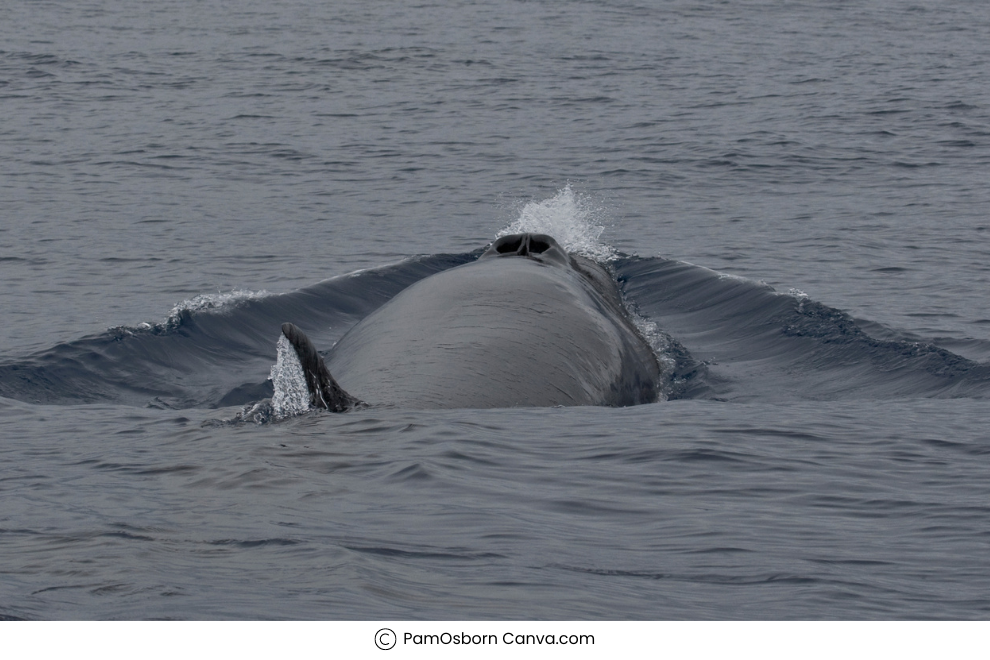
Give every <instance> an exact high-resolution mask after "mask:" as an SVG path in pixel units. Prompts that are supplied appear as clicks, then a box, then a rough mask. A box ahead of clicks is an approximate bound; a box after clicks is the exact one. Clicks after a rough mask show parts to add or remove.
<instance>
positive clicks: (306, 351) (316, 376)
mask: <svg viewBox="0 0 990 660" xmlns="http://www.w3.org/2000/svg"><path fill="white" fill-rule="evenodd" d="M282 334H283V335H285V338H286V339H288V340H289V343H290V344H292V347H293V348H294V349H296V356H297V357H298V358H299V363H300V364H301V365H302V369H303V373H304V374H305V375H306V387H307V388H309V404H310V405H311V406H312V407H314V408H325V409H327V410H329V411H330V412H344V411H347V410H350V409H351V408H354V407H355V406H358V405H361V401H360V400H358V399H356V398H354V397H353V396H351V395H350V394H348V393H347V392H345V391H344V389H343V388H342V387H341V386H340V385H338V384H337V381H335V380H334V379H333V376H331V375H330V371H329V370H328V369H327V366H326V365H325V364H324V363H323V358H322V357H320V354H319V353H317V352H316V347H315V346H313V342H311V341H310V340H309V337H307V336H306V335H305V333H303V331H302V330H300V329H299V328H297V327H296V326H294V325H293V324H291V323H283V324H282Z"/></svg>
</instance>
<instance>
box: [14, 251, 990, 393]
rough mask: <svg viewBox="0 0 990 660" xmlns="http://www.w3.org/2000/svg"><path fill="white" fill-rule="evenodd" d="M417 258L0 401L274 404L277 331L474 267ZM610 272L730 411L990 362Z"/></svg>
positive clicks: (663, 280) (813, 305) (954, 377)
mask: <svg viewBox="0 0 990 660" xmlns="http://www.w3.org/2000/svg"><path fill="white" fill-rule="evenodd" d="M480 253H481V250H476V251H474V252H470V253H464V254H438V255H429V256H420V257H413V258H410V259H407V260H406V261H403V262H400V263H398V264H393V265H389V266H382V267H379V268H374V269H369V270H364V271H359V272H357V273H352V274H350V275H345V276H341V277H336V278H333V279H329V280H326V281H323V282H320V283H318V284H315V285H313V286H310V287H306V288H303V289H299V290H297V291H293V292H290V293H286V294H279V295H273V294H265V293H251V292H234V293H233V294H223V295H220V296H216V297H201V298H197V299H193V301H189V302H188V303H186V304H182V305H179V306H177V307H176V309H174V310H173V311H172V313H170V314H169V316H168V319H167V320H165V321H163V322H161V323H156V324H147V323H146V324H141V325H140V326H138V327H131V328H126V327H120V328H113V329H110V330H107V331H106V332H104V333H101V334H99V335H95V336H89V337H84V338H81V339H79V340H76V341H72V342H69V343H65V344H60V345H57V346H55V347H53V348H51V349H48V350H45V351H42V352H39V353H36V354H34V355H30V356H27V357H24V358H19V359H9V360H6V361H4V362H3V363H0V396H2V397H6V398H10V399H17V400H21V401H26V402H31V403H44V404H80V403H97V402H114V403H120V404H125V405H136V406H151V407H161V408H216V407H225V406H234V405H244V404H247V403H251V402H255V401H258V400H260V399H263V398H267V397H271V396H272V393H273V388H272V383H271V380H269V378H268V377H269V376H270V374H272V373H273V371H272V365H273V364H275V362H276V357H277V349H276V342H277V340H278V339H279V337H280V327H281V324H282V323H283V322H285V321H292V322H293V323H296V324H297V325H299V326H300V327H301V328H302V329H303V331H304V332H306V333H307V334H308V335H309V336H310V338H311V339H312V340H313V342H314V344H315V345H316V346H318V347H320V348H322V349H324V350H327V351H328V350H329V349H330V348H332V346H333V345H334V343H335V342H336V341H337V340H338V339H339V338H340V337H341V336H343V334H344V333H346V331H347V330H348V329H349V328H350V327H351V326H353V325H354V324H355V323H357V322H358V321H360V320H361V319H362V318H364V317H365V316H367V315H368V314H370V313H371V312H372V311H374V310H375V309H377V308H378V307H380V306H381V305H382V304H384V303H385V302H387V301H388V300H390V299H391V298H392V297H393V296H395V295H396V294H397V293H399V292H400V291H401V290H403V289H405V288H406V287H407V286H409V285H410V284H412V283H414V282H416V281H418V280H420V279H423V278H425V277H428V276H430V275H432V274H434V273H437V272H440V271H442V270H446V269H448V268H453V267H455V266H459V265H461V264H465V263H468V262H470V261H472V260H474V259H477V258H478V256H479V255H480ZM610 267H611V268H612V269H613V271H614V274H615V276H616V278H617V280H618V282H619V284H620V287H621V289H622V292H623V295H624V296H625V299H626V302H627V304H628V306H629V307H630V309H631V311H632V312H633V314H634V317H635V318H636V320H637V325H638V326H639V328H640V330H641V332H643V334H644V335H645V336H646V337H647V339H648V340H649V342H650V343H651V345H652V346H653V348H654V350H655V351H656V352H657V353H658V354H659V357H660V359H661V363H662V364H663V365H664V371H665V374H666V375H667V378H668V379H669V383H668V384H667V386H666V388H665V394H666V397H667V398H669V399H678V398H708V399H720V400H731V401H741V402H745V401H770V402H775V401H781V402H784V401H792V400H834V399H864V398H866V399H886V398H903V397H975V398H985V397H987V395H988V393H990V365H987V364H981V363H978V362H975V361H973V360H969V359H967V358H964V357H962V356H960V355H957V354H955V353H952V352H950V351H948V350H946V349H945V348H941V347H939V346H937V345H935V344H934V343H931V342H925V341H910V340H905V339H899V338H897V336H896V333H894V332H888V333H887V336H885V337H878V336H874V335H875V334H876V333H874V334H869V333H868V332H867V330H868V329H870V328H871V327H873V326H871V325H870V324H869V323H868V322H862V321H858V320H856V319H853V318H852V317H851V316H849V315H848V314H846V313H844V312H842V311H841V310H837V309H834V308H831V307H828V306H826V305H823V304H821V303H818V302H815V301H813V300H811V299H809V298H808V297H807V296H804V295H803V294H800V293H799V292H796V293H795V292H792V293H780V292H777V291H775V290H774V289H772V288H771V287H769V286H766V285H764V284H760V283H757V282H753V281H750V280H746V279H742V278H735V277H729V276H725V275H724V274H720V273H717V272H715V271H712V270H709V269H707V268H704V267H700V266H695V265H692V264H689V263H685V262H681V261H673V260H669V259H664V258H661V257H652V258H642V257H635V256H628V255H621V254H614V255H612V258H611V261H610Z"/></svg>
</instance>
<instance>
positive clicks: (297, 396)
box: [268, 335, 309, 419]
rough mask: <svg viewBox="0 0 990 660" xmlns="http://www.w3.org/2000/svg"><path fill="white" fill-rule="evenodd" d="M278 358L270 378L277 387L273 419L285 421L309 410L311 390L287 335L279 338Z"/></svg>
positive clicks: (273, 396) (274, 396)
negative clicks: (307, 385)
mask: <svg viewBox="0 0 990 660" xmlns="http://www.w3.org/2000/svg"><path fill="white" fill-rule="evenodd" d="M276 347H277V348H278V357H277V358H276V360H275V364H274V365H273V366H272V371H271V374H270V375H269V376H268V377H269V378H270V379H271V381H272V384H273V385H274V386H275V394H274V395H272V417H273V418H275V419H284V418H286V417H291V416H293V415H298V414H299V413H302V412H306V411H307V410H309V389H308V388H307V387H306V375H305V374H304V373H303V368H302V364H301V363H300V362H299V356H297V355H296V349H294V348H293V347H292V344H290V343H289V340H288V339H286V338H285V335H281V336H280V337H279V338H278V344H276Z"/></svg>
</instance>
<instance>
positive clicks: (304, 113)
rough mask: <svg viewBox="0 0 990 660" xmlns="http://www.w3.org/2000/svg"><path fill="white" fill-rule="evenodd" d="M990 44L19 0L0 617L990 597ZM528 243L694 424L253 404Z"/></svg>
mask: <svg viewBox="0 0 990 660" xmlns="http://www.w3.org/2000/svg"><path fill="white" fill-rule="evenodd" d="M988 33H990V9H988V8H987V7H986V6H985V5H984V4H983V3H977V2H961V1H958V2H942V3H934V2H918V3H915V4H905V3H893V2H890V3H887V2H869V3H868V2H845V3H833V4H828V5H823V6H815V5H804V4H790V5H786V6H779V5H778V4H777V3H766V4H764V3H755V2H754V3H732V4H731V5H717V6H709V5H707V4H695V3H689V2H669V3H662V4H660V3H656V4H652V3H651V4H647V5H637V4H635V3H623V2H583V3H566V4H561V3H549V2H548V3H541V2H502V1H499V2H494V3H491V2H489V3H478V4H472V3H470V2H467V3H447V4H441V5H423V6H411V5H407V4H405V3H385V4H382V3H378V4H375V5H373V6H372V5H368V4H367V3H358V2H353V3H349V2H340V3H330V4H320V3H314V2H308V1H306V0H304V1H302V2H296V3H274V4H273V3H258V4H256V5H252V4H250V3H238V4H237V5H236V6H232V5H228V4H225V3H220V2H206V3H197V4H195V5H190V4H188V3H180V2H174V3H172V2H160V3H156V4H155V5H154V7H150V6H147V7H146V6H143V5H142V6H135V7H129V6H128V7H120V6H117V5H115V4H113V3H106V2H102V1H99V0H97V1H96V2H92V3H88V4H80V3H59V2H50V3H32V4H29V5H23V6H21V5H12V6H4V7H2V8H0V35H2V37H3V38H2V39H0V273H2V276H3V283H4V287H2V289H0V310H2V312H3V319H4V322H3V324H2V326H0V419H2V422H0V429H2V433H0V617H14V618H40V619H68V618H72V619H78V618H83V619H94V618H158V617H173V618H269V617H275V618H372V619H376V618H443V619H448V618H546V619H566V618H599V619H605V618H607V619H663V618H814V619H817V618H853V619H862V618H987V617H988V615H990V596H988V594H990V560H988V557H990V505H988V501H990V498H988V495H990V485H988V484H990V479H988V477H990V433H988V432H987V430H986V428H987V425H986V420H987V416H988V404H987V399H988V397H990V316H988V305H987V297H986V293H985V292H986V291H987V287H988V283H990V268H988V267H987V265H986V264H987V263H988V262H990V245H988V241H990V230H988V227H990V223H988V221H987V211H988V209H990V192H988V187H987V185H986V172H987V171H988V165H990V91H988V89H990V86H988V85H987V80H988V77H990V44H988V42H987V41H986V39H985V35H986V34H988ZM510 228H513V229H530V230H539V231H547V232H549V233H552V234H553V235H554V236H556V237H557V238H558V240H560V241H561V242H562V243H564V244H565V245H567V246H568V247H569V248H570V249H572V250H577V251H581V252H583V253H585V254H592V255H596V256H598V257H599V258H600V259H602V260H605V261H607V262H608V263H609V264H610V266H611V268H612V269H613V271H614V274H615V277H616V280H617V282H618V283H619V285H620V287H621V289H622V291H623V294H624V296H625V299H626V303H627V306H628V307H629V308H630V310H631V311H633V312H634V313H635V314H637V315H638V317H639V318H640V324H641V326H642V327H643V328H644V330H646V332H647V334H648V335H649V339H650V340H651V342H652V344H653V346H654V347H655V349H656V350H657V352H658V355H659V356H660V357H661V359H662V362H663V364H664V365H665V372H664V382H663V387H664V391H665V394H666V398H667V400H666V401H662V402H659V403H657V404H653V405H647V406H637V407H634V408H628V409H608V408H571V409H513V410H482V411H478V410H453V411H414V410H396V409H381V408H378V409H375V408H371V409H366V410H361V411H356V412H352V413H348V414H345V415H339V416H337V415H329V414H315V413H314V414H308V415H303V416H300V417H296V418H292V419H289V420H286V421H282V422H278V423H270V424H264V425H256V424H251V423H241V424H237V423H228V422H226V421H225V420H230V419H232V418H233V417H234V415H235V414H236V413H237V412H238V411H239V410H240V409H241V407H242V406H244V405H245V404H248V403H251V402H253V401H257V400H258V399H260V398H264V397H265V396H269V395H270V393H271V385H270V382H269V381H267V380H266V378H267V376H268V374H269V369H270V367H271V365H272V364H273V362H274V360H275V340H276V339H277V338H278V333H279V330H278V328H279V326H280V324H281V323H282V322H283V321H293V322H296V323H300V324H301V325H304V326H305V327H306V329H307V332H308V333H309V334H310V336H311V337H312V339H313V341H314V343H315V344H316V345H317V346H318V347H320V348H321V349H322V350H327V349H329V348H330V347H331V346H332V345H333V342H334V341H336V340H337V339H339V338H340V337H341V336H342V335H343V334H344V333H345V332H346V330H347V329H348V328H349V327H350V326H352V325H353V324H354V323H356V322H357V321H358V320H360V319H361V318H363V317H364V316H365V315H367V314H368V313H370V312H371V311H372V310H374V309H375V308H377V307H378V306H379V305H381V304H384V303H385V302H387V301H388V300H389V299H390V298H391V297H392V296H394V295H395V294H396V293H398V292H399V291H401V290H402V289H403V288H404V287H405V286H408V285H409V284H411V283H413V282H415V281H418V280H419V279H422V278H424V277H427V276H429V275H430V274H432V273H435V272H438V271H440V270H444V269H447V268H450V267H453V266H456V265H458V264H461V263H467V262H468V261H471V260H472V259H474V258H476V257H477V255H478V249H479V248H482V247H484V246H485V245H487V244H488V243H489V242H491V240H492V239H493V238H494V237H495V236H496V234H497V233H498V232H500V231H505V230H508V229H510ZM359 269H360V270H359ZM355 271H359V272H357V273H355ZM328 278H329V279H328Z"/></svg>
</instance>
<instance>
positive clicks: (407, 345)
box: [327, 258, 659, 408]
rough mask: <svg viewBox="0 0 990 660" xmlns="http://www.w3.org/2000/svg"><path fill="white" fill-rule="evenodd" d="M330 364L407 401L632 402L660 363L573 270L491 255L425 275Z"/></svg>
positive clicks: (383, 395)
mask: <svg viewBox="0 0 990 660" xmlns="http://www.w3.org/2000/svg"><path fill="white" fill-rule="evenodd" d="M327 366H328V367H329V369H330V371H331V373H333V374H334V376H335V377H336V378H337V380H338V382H339V383H340V385H341V386H342V387H343V388H344V389H345V390H347V391H348V392H350V393H351V394H353V395H354V396H356V397H358V398H360V399H362V400H363V401H365V402H367V403H369V404H372V405H376V404H380V405H381V404H383V405H395V406H400V407H408V408H503V407H516V406H555V405H565V406H572V405H619V406H621V405H633V404H637V403H647V402H650V401H655V400H656V399H657V377H658V375H659V370H658V368H657V363H656V359H655V357H654V356H653V354H652V352H651V351H650V349H649V347H648V346H647V345H646V344H645V343H644V342H643V341H642V339H641V338H640V337H639V335H638V334H637V333H636V331H635V330H634V329H633V327H632V325H631V324H630V323H629V321H628V319H627V318H626V317H625V314H624V312H623V311H620V310H618V309H616V308H615V305H614V304H612V303H610V302H608V301H606V300H604V299H603V297H602V296H601V295H599V294H598V293H597V291H596V290H595V287H593V286H589V284H588V282H587V281H585V280H584V278H583V277H582V276H581V275H580V274H578V273H577V272H575V271H574V270H573V269H571V268H562V267H556V266H550V265H546V264H543V263H540V262H538V261H535V260H532V259H525V258H508V259H483V260H479V261H477V262H474V263H471V264H467V265H465V266H460V267H458V268H453V269H451V270H448V271H444V272H442V273H439V274H437V275H434V276H433V277H430V278H428V279H426V280H422V281H420V282H417V283H416V284H414V285H412V286H410V287H409V288H408V289H406V290H405V291H403V292H402V293H400V294H399V295H397V296H396V297H395V298H393V299H392V300H391V301H390V302H389V303H388V304H386V305H384V306H383V307H381V308H380V309H378V310H377V311H376V312H374V313H372V314H371V315H370V316H368V317H366V318H365V319H364V320H362V321H361V322H360V323H359V324H357V325H356V326H355V327H354V328H352V329H351V331H350V332H348V333H347V334H346V335H345V336H344V337H343V338H342V339H341V340H340V341H339V342H338V343H337V345H336V346H335V347H334V349H333V351H332V353H331V355H330V356H329V358H328V360H327Z"/></svg>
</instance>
